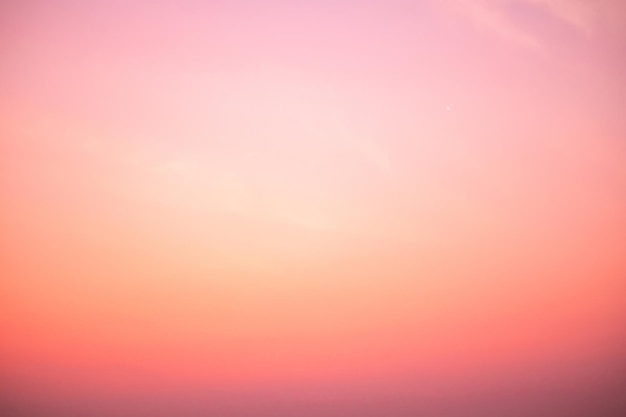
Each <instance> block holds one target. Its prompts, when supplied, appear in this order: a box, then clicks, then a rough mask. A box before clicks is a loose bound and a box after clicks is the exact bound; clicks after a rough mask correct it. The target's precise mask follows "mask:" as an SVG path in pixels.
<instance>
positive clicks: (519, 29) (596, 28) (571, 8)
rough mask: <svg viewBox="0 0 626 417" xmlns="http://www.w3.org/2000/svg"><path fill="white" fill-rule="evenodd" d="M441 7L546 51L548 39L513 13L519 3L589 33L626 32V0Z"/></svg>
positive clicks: (457, 0)
mask: <svg viewBox="0 0 626 417" xmlns="http://www.w3.org/2000/svg"><path fill="white" fill-rule="evenodd" d="M434 4H437V5H438V6H440V7H444V8H445V9H446V10H448V11H451V12H453V13H456V14H457V15H460V16H462V17H463V18H465V19H467V20H468V21H470V22H471V23H472V24H473V25H475V26H476V27H477V28H479V29H480V30H484V31H487V32H490V33H493V34H495V35H497V36H500V37H501V38H503V39H505V40H508V41H511V42H512V43H515V44H517V45H519V46H521V47H525V48H529V49H532V50H534V51H537V52H545V48H546V42H545V40H544V39H542V37H541V36H540V35H539V34H538V33H537V32H536V31H534V30H533V29H532V28H531V27H528V26H525V25H521V24H520V23H519V22H517V21H516V19H515V16H514V15H513V13H514V12H513V10H514V7H513V6H515V5H519V4H526V5H527V6H531V7H535V8H538V9H540V11H542V12H543V13H546V14H549V15H551V16H552V17H553V18H555V19H557V20H559V21H561V22H562V23H564V24H567V25H569V26H570V27H572V28H574V29H576V30H577V31H578V32H579V33H581V34H584V35H585V36H589V37H593V36H596V35H598V34H600V33H601V32H602V33H609V34H610V35H613V36H615V35H618V36H622V35H624V34H626V30H625V29H624V28H625V27H626V2H624V1H616V0H596V1H588V0H442V1H437V2H435V3H434Z"/></svg>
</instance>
